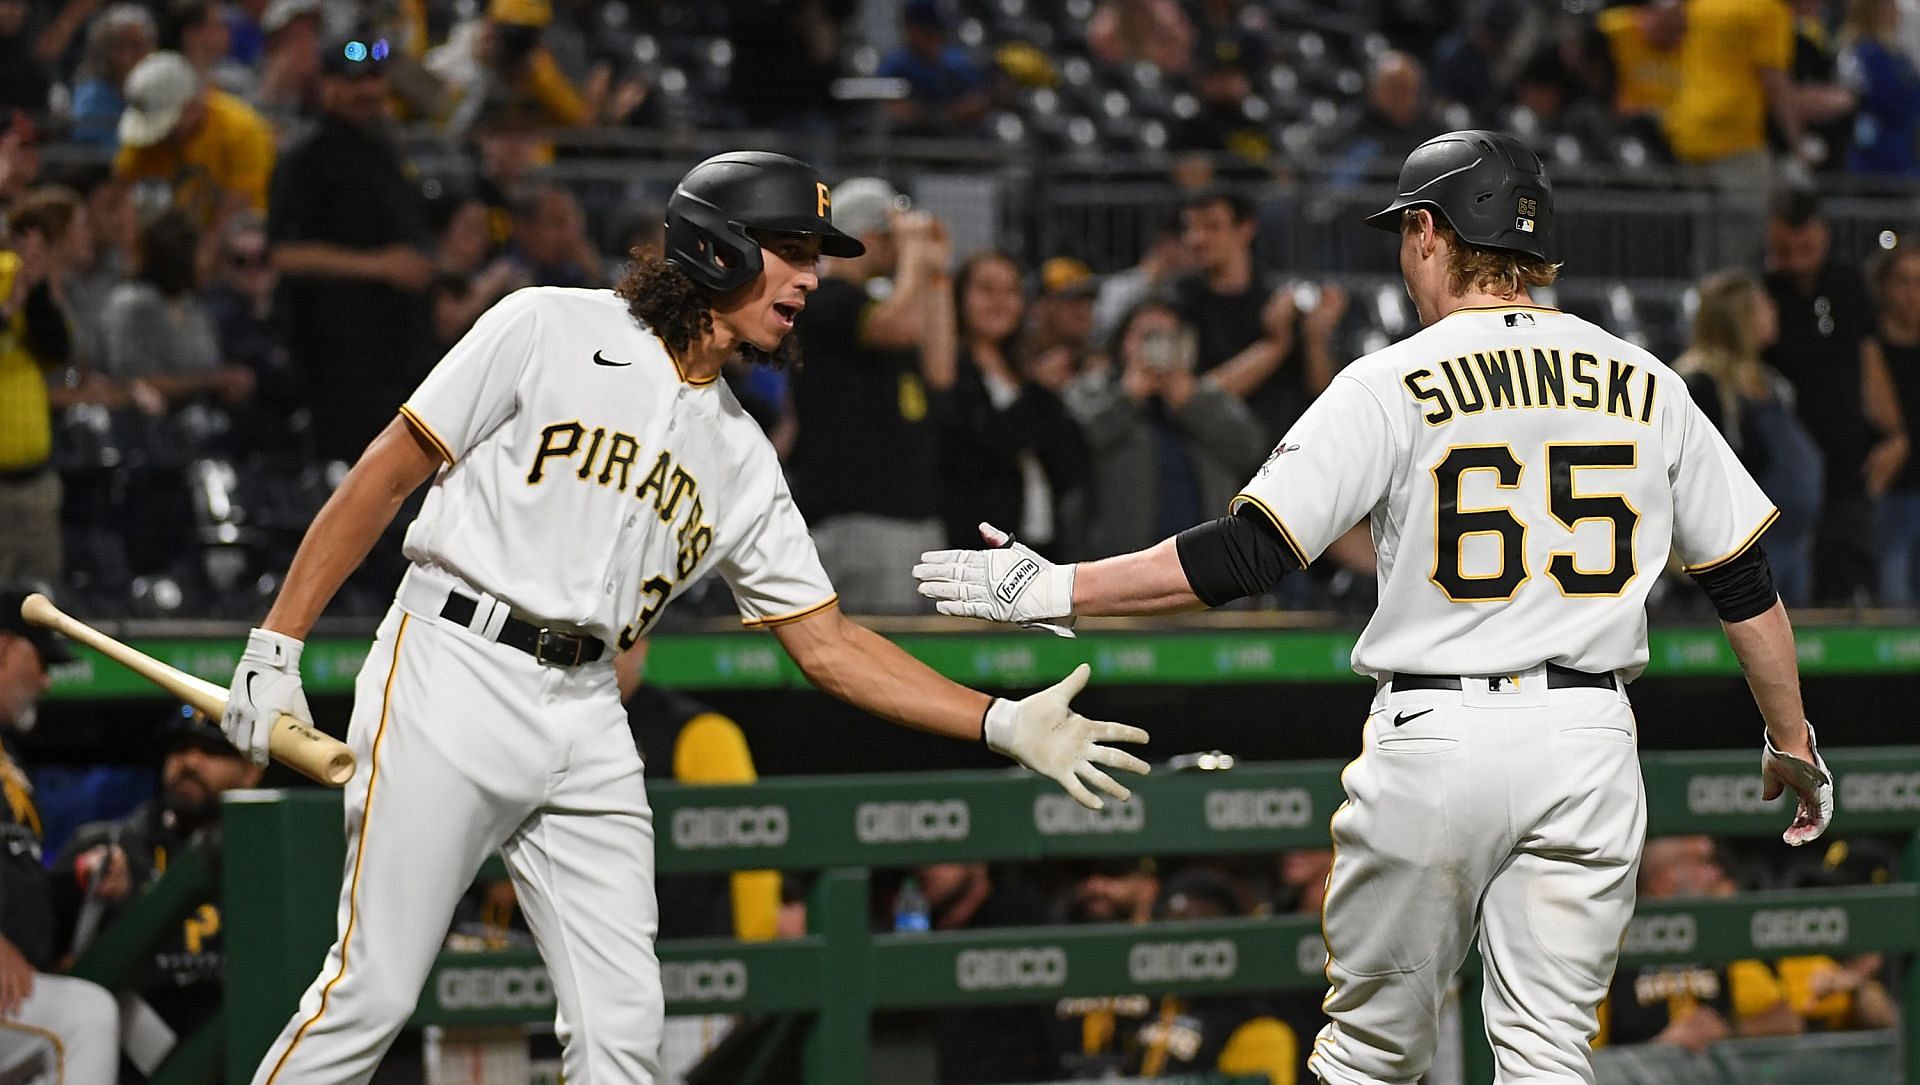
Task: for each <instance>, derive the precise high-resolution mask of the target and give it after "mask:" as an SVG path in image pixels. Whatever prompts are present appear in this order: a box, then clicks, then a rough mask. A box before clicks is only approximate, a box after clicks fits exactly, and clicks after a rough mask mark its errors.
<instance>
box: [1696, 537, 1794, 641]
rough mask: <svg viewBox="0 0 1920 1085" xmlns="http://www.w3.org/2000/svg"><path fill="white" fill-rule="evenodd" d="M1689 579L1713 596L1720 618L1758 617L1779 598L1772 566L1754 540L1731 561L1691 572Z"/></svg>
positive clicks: (1736, 619) (1739, 620) (1742, 620)
mask: <svg viewBox="0 0 1920 1085" xmlns="http://www.w3.org/2000/svg"><path fill="white" fill-rule="evenodd" d="M1693 580H1694V583H1696V584H1698V585H1700V590H1701V591H1703V592H1706V593H1707V598H1709V599H1711V600H1713V609H1714V610H1716V611H1718V612H1719V613H1720V620H1721V621H1723V622H1744V621H1746V620H1747V619H1748V618H1754V617H1758V616H1760V615H1762V614H1765V613H1766V612H1767V609H1768V608H1769V607H1771V606H1773V603H1774V600H1776V599H1778V598H1780V593H1779V592H1777V591H1775V590H1774V587H1773V566H1771V565H1769V564H1767V552H1766V550H1764V549H1763V548H1762V547H1761V546H1760V544H1759V543H1757V542H1756V543H1754V544H1753V545H1752V546H1749V547H1747V549H1746V552H1745V553H1743V554H1741V555H1740V556H1739V557H1736V558H1734V559H1733V560H1731V561H1728V562H1726V563H1724V564H1721V565H1716V566H1714V567H1713V568H1711V569H1708V570H1707V571H1705V572H1701V573H1694V574H1693Z"/></svg>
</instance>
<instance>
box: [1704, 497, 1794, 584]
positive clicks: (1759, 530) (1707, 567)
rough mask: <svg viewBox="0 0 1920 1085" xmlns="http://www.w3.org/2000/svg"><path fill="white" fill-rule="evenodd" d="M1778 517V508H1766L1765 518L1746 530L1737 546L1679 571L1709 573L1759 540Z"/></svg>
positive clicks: (1744, 551)
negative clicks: (1711, 558) (1750, 529)
mask: <svg viewBox="0 0 1920 1085" xmlns="http://www.w3.org/2000/svg"><path fill="white" fill-rule="evenodd" d="M1779 518H1780V510H1779V509H1770V510H1768V512H1767V518H1766V519H1764V520H1762V521H1760V526H1759V527H1756V528H1754V529H1753V530H1752V531H1750V532H1748V533H1747V537H1746V538H1745V539H1742V540H1741V541H1740V545H1739V546H1736V547H1734V548H1733V549H1732V550H1730V551H1728V552H1727V553H1725V554H1722V555H1721V556H1720V557H1717V558H1714V559H1713V560H1712V561H1703V562H1701V563H1700V564H1698V565H1687V566H1683V567H1682V569H1681V571H1682V572H1684V573H1687V574H1688V575H1690V576H1697V575H1699V574H1700V573H1710V572H1712V571H1714V570H1715V569H1718V568H1719V567H1720V566H1722V565H1725V564H1726V563H1727V562H1729V561H1732V560H1733V559H1734V558H1737V557H1739V556H1740V555H1742V554H1744V553H1746V552H1747V551H1748V550H1749V549H1750V548H1752V546H1753V544H1754V543H1757V542H1759V541H1760V536H1762V535H1764V534H1766V531H1767V529H1768V528H1770V527H1772V526H1773V522H1774V521H1775V520H1778V519H1779Z"/></svg>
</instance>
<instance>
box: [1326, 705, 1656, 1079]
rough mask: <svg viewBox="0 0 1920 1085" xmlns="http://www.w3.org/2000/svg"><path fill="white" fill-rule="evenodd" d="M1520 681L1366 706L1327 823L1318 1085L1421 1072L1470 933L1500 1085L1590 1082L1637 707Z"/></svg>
mask: <svg viewBox="0 0 1920 1085" xmlns="http://www.w3.org/2000/svg"><path fill="white" fill-rule="evenodd" d="M1517 679H1518V680H1517V681H1514V680H1503V681H1501V682H1500V683H1498V685H1499V686H1500V688H1499V689H1498V690H1494V689H1491V688H1490V685H1492V683H1489V682H1488V680H1486V679H1475V678H1468V679H1465V680H1464V681H1463V687H1464V688H1463V689H1461V690H1458V691H1446V690H1409V691H1406V692H1391V691H1390V690H1389V689H1388V688H1387V687H1383V689H1382V691H1381V692H1380V694H1379V695H1377V696H1376V697H1375V700H1374V704H1373V711H1372V713H1371V714H1370V715H1369V716H1368V717H1367V723H1366V732H1365V734H1366V741H1365V746H1364V749H1363V752H1362V754H1361V756H1360V757H1359V758H1358V759H1356V760H1355V761H1354V762H1353V763H1352V764H1350V765H1348V766H1347V769H1346V771H1345V772H1344V773H1342V777H1341V778H1342V782H1343V783H1344V784H1345V787H1346V790H1347V796H1348V799H1347V802H1346V803H1345V804H1344V805H1342V806H1341V808H1340V809H1339V810H1338V811H1336V812H1335V813H1334V815H1333V820H1332V830H1333V843H1334V848H1335V856H1334V862H1333V869H1332V872H1331V873H1330V874H1329V875H1328V887H1327V896H1326V905H1325V911H1324V913H1323V926H1324V929H1325V934H1326V939H1327V951H1328V954H1329V961H1328V964H1327V978H1328V981H1329V982H1330V984H1331V985H1332V986H1331V989H1330V990H1329V991H1328V994H1327V999H1326V1004H1325V1008H1326V1011H1327V1015H1328V1016H1329V1017H1330V1018H1331V1019H1332V1023H1331V1024H1329V1025H1328V1026H1327V1027H1326V1028H1324V1029H1322V1030H1321V1032H1320V1036H1319V1038H1318V1040H1317V1041H1316V1043H1315V1045H1314V1051H1313V1054H1312V1056H1311V1057H1310V1060H1309V1066H1310V1068H1311V1069H1312V1070H1313V1072H1314V1073H1315V1074H1317V1075H1318V1076H1319V1077H1320V1079H1321V1080H1322V1081H1323V1082H1325V1083H1327V1085H1362V1083H1364V1085H1400V1083H1406V1085H1411V1083H1413V1082H1415V1081H1417V1080H1418V1079H1419V1078H1420V1076H1421V1075H1422V1074H1423V1073H1425V1072H1426V1071H1427V1068H1428V1066H1429V1065H1430V1064H1431V1063H1432V1061H1433V1054H1434V1048H1435V1044H1436V1037H1437V1031H1438V1028H1439V1020H1440V1007H1441V1003H1442V1000H1443V998H1444V996H1445V992H1446V987H1447V982H1448V980H1449V979H1450V978H1451V977H1452V976H1453V974H1454V973H1455V972H1456V971H1458V969H1459V968H1460V966H1461V964H1462V962H1464V961H1465V959H1466V955H1467V949H1468V946H1469V945H1470V944H1471V943H1472V941H1473V940H1474V938H1475V936H1476V934H1477V936H1478V940H1479V946H1480V954H1481V957H1482V959H1483V960H1484V962H1485V967H1486V977H1485V984H1484V988H1483V995H1482V1004H1483V1008H1484V1010H1485V1015H1486V1027H1487V1035H1488V1039H1489V1040H1490V1041H1491V1042H1492V1044H1493V1050H1494V1059H1495V1067H1496V1069H1495V1081H1496V1082H1498V1083H1500V1085H1517V1083H1520V1082H1576V1081H1577V1082H1585V1083H1591V1082H1592V1081H1593V1069H1592V1065H1591V1053H1590V1048H1589V1044H1590V1042H1591V1041H1592V1038H1593V1036H1594V1034H1595V1032H1596V1030H1597V1027H1598V1019H1597V1014H1598V1010H1599V1006H1600V1002H1601V1000H1602V999H1603V998H1604V997H1605V996H1606V993H1607V986H1608V984H1609V983H1610V982H1611V981H1612V978H1613V969H1614V964H1615V962H1616V960H1617V959H1618V957H1619V951H1620V939H1621V937H1622V935H1623V934H1624V932H1625V930H1626V926H1627V921H1628V920H1629V919H1630V918H1632V915H1633V904H1634V883H1635V879H1636V878H1637V876H1638V873H1639V866H1640V846H1641V843H1642V840H1643V838H1644V836H1645V833H1646V798H1645V793H1644V790H1643V788H1642V786H1641V780H1640V762H1639V756H1638V749H1637V735H1636V730H1635V723H1634V718H1633V710H1632V707H1631V706H1630V705H1629V703H1628V701H1627V698H1626V694H1625V693H1624V692H1618V691H1614V690H1607V689H1586V688H1573V689H1556V690H1549V689H1548V688H1547V685H1546V675H1545V671H1544V669H1543V668H1535V669H1534V670H1532V671H1527V672H1523V673H1522V674H1520V675H1519V676H1517ZM1396 720H1398V721H1400V722H1399V724H1398V725H1396V723H1395V721H1396Z"/></svg>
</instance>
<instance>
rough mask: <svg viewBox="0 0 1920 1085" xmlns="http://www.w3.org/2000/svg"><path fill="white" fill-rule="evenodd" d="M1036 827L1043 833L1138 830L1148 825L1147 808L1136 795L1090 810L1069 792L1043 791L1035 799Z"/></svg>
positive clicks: (1105, 833) (1101, 834) (1074, 833)
mask: <svg viewBox="0 0 1920 1085" xmlns="http://www.w3.org/2000/svg"><path fill="white" fill-rule="evenodd" d="M1033 827H1034V829H1035V830H1036V831H1037V832H1039V834H1040V835H1041V836H1103V835H1111V834H1115V833H1137V832H1139V831H1140V830H1142V829H1144V828H1146V827H1147V808H1146V806H1145V805H1143V804H1142V803H1141V802H1140V800H1139V799H1138V798H1132V799H1128V800H1127V801H1125V802H1114V801H1113V800H1111V799H1109V800H1107V805H1106V808H1105V809H1102V810H1089V809H1087V808H1086V807H1084V806H1081V805H1080V804H1079V803H1077V802H1075V801H1074V800H1073V799H1071V798H1068V797H1067V796H1065V795H1041V796H1038V797H1037V798H1035V799H1034V800H1033Z"/></svg>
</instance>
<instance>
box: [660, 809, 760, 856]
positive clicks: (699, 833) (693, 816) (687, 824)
mask: <svg viewBox="0 0 1920 1085" xmlns="http://www.w3.org/2000/svg"><path fill="white" fill-rule="evenodd" d="M786 842H787V808H786V807H784V806H704V807H694V808H691V809H686V810H675V811H674V812H673V846H674V847H676V848H678V849H679V850H681V851H710V850H713V849H716V848H777V847H781V846H782V845H784V844H786Z"/></svg>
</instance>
